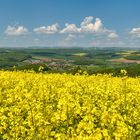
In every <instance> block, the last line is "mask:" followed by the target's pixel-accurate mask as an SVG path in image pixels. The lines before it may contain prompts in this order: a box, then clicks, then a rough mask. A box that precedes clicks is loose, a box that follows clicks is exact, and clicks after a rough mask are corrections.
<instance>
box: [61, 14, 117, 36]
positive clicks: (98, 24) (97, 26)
mask: <svg viewBox="0 0 140 140" xmlns="http://www.w3.org/2000/svg"><path fill="white" fill-rule="evenodd" d="M93 20H94V18H93V17H92V16H88V17H85V18H84V20H83V21H82V22H81V24H80V26H79V27H77V26H76V25H75V24H68V23H66V24H65V26H66V27H65V28H64V29H62V30H61V31H60V33H67V34H75V33H80V34H98V33H99V34H100V35H101V34H106V35H107V36H108V37H109V38H117V37H118V35H117V33H116V32H115V31H112V30H109V29H106V28H105V27H103V24H102V21H101V19H100V18H95V22H93Z"/></svg>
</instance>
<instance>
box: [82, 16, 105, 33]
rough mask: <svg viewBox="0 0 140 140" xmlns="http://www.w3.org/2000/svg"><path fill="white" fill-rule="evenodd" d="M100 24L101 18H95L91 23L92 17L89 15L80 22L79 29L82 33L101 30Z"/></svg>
mask: <svg viewBox="0 0 140 140" xmlns="http://www.w3.org/2000/svg"><path fill="white" fill-rule="evenodd" d="M102 26H103V25H102V21H101V19H99V18H96V19H95V23H93V17H92V16H89V17H86V18H85V19H84V20H83V22H82V23H81V27H80V31H81V32H83V33H95V32H99V31H101V29H102Z"/></svg>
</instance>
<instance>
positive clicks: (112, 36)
mask: <svg viewBox="0 0 140 140" xmlns="http://www.w3.org/2000/svg"><path fill="white" fill-rule="evenodd" d="M108 37H109V38H117V37H118V35H117V33H115V32H111V33H109V35H108Z"/></svg>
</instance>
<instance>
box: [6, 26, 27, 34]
mask: <svg viewBox="0 0 140 140" xmlns="http://www.w3.org/2000/svg"><path fill="white" fill-rule="evenodd" d="M5 33H6V34H7V35H11V36H12V35H13V36H20V35H25V34H28V29H27V28H25V27H23V26H19V27H14V26H13V27H12V26H10V25H9V26H8V27H7V29H6V31H5Z"/></svg>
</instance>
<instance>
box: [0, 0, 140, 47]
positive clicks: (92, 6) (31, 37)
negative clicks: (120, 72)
mask: <svg viewBox="0 0 140 140" xmlns="http://www.w3.org/2000/svg"><path fill="white" fill-rule="evenodd" d="M139 13H140V0H1V1H0V46H9V47H12V46H15V47H22V46H25V47H26V46H83V47H89V46H96V47H98V46H99V47H140V45H139V44H140V16H139Z"/></svg>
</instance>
